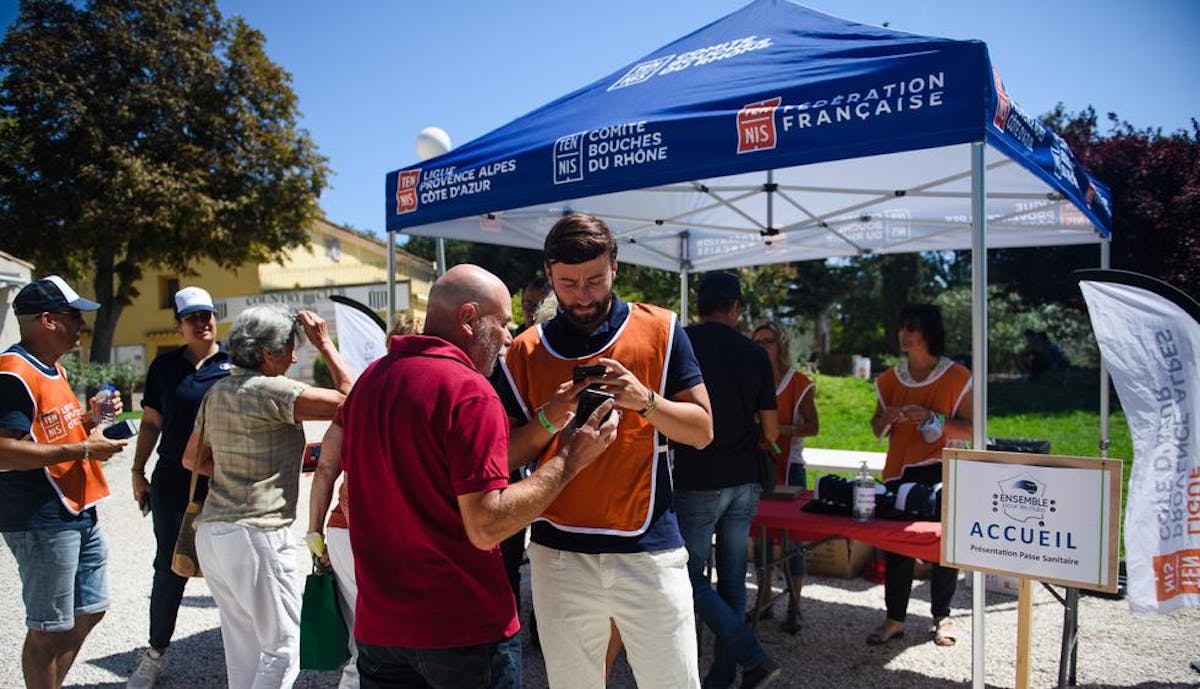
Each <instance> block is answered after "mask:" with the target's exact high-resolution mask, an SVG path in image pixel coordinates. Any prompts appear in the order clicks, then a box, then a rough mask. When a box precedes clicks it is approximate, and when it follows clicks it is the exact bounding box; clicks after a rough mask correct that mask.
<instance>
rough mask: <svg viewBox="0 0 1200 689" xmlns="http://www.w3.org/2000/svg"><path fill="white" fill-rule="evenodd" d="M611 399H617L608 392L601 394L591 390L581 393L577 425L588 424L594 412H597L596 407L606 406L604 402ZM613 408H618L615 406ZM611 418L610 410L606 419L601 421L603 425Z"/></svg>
mask: <svg viewBox="0 0 1200 689" xmlns="http://www.w3.org/2000/svg"><path fill="white" fill-rule="evenodd" d="M611 399H615V397H614V396H613V395H610V394H609V393H607V392H600V391H599V390H592V389H591V388H588V389H587V390H584V391H583V392H581V393H579V404H578V405H577V406H576V407H575V424H576V425H580V424H584V423H587V420H588V417H590V416H591V415H592V412H594V411H596V407H599V406H600V405H601V404H604V400H611ZM613 408H614V409H615V408H616V407H615V405H614V407H613ZM609 416H612V409H609V410H608V413H607V414H605V415H604V418H603V419H601V420H600V421H601V423H603V422H605V421H607V420H608V417H609Z"/></svg>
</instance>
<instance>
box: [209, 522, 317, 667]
mask: <svg viewBox="0 0 1200 689" xmlns="http://www.w3.org/2000/svg"><path fill="white" fill-rule="evenodd" d="M297 548H298V544H297V542H296V539H295V538H294V537H293V536H292V533H291V531H289V530H288V529H257V528H254V527H251V526H243V525H241V524H231V523H229V522H205V523H203V524H200V525H199V527H197V529H196V554H197V555H198V556H199V558H200V567H201V568H202V569H203V570H204V578H205V579H206V580H207V581H208V588H209V590H210V591H212V595H213V598H214V599H215V600H216V601H217V610H218V611H219V612H220V614H221V641H222V642H223V644H224V646H225V670H226V672H227V674H228V678H229V685H228V686H229V689H290V687H291V686H292V683H293V682H295V681H296V676H297V675H299V674H300V577H299V576H298V574H297V572H296V558H297V555H298V553H297Z"/></svg>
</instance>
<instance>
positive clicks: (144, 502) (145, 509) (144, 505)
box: [138, 493, 150, 517]
mask: <svg viewBox="0 0 1200 689" xmlns="http://www.w3.org/2000/svg"><path fill="white" fill-rule="evenodd" d="M138 507H139V508H140V509H141V510H142V516H143V517H144V516H146V515H147V514H150V494H149V493H146V494H145V495H143V496H142V499H141V500H140V501H139V502H138Z"/></svg>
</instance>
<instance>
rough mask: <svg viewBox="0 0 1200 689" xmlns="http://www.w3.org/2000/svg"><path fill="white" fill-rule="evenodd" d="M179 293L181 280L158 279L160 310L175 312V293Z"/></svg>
mask: <svg viewBox="0 0 1200 689" xmlns="http://www.w3.org/2000/svg"><path fill="white" fill-rule="evenodd" d="M178 291H179V278H169V277H166V276H164V275H160V276H159V277H158V303H159V308H163V309H171V310H172V311H174V310H175V293H176V292H178Z"/></svg>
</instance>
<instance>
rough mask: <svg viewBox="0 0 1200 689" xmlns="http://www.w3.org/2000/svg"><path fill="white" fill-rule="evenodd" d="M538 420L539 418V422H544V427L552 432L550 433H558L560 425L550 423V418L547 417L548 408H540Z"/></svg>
mask: <svg viewBox="0 0 1200 689" xmlns="http://www.w3.org/2000/svg"><path fill="white" fill-rule="evenodd" d="M537 420H538V423H540V424H542V428H545V429H546V430H547V431H548V432H549V433H550V435H554V434H555V433H558V426H555V425H554V424H552V423H550V419H547V418H546V410H545V409H538V413H537Z"/></svg>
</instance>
